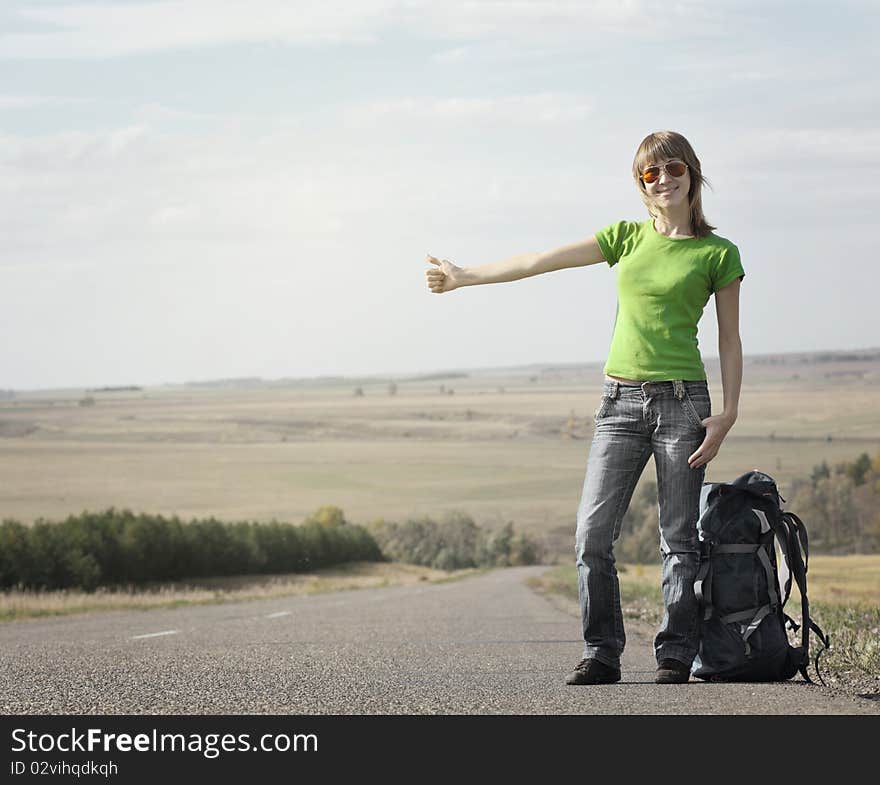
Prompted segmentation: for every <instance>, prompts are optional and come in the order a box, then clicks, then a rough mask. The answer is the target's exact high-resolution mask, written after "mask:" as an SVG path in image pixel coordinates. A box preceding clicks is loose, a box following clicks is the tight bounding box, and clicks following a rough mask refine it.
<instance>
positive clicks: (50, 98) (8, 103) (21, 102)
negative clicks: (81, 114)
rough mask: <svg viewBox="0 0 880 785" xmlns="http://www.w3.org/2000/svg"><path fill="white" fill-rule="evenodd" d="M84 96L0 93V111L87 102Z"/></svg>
mask: <svg viewBox="0 0 880 785" xmlns="http://www.w3.org/2000/svg"><path fill="white" fill-rule="evenodd" d="M88 102H89V99H85V98H63V97H61V96H55V95H0V111H2V110H8V109H31V108H33V107H35V106H66V105H71V104H84V103H88Z"/></svg>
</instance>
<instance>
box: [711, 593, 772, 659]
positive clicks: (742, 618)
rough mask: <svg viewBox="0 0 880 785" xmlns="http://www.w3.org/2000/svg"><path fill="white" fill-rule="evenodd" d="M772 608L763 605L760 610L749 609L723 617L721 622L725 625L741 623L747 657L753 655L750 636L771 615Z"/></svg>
mask: <svg viewBox="0 0 880 785" xmlns="http://www.w3.org/2000/svg"><path fill="white" fill-rule="evenodd" d="M771 610H772V607H771V606H770V605H762V606H761V607H760V608H749V609H748V610H745V611H737V612H736V613H728V614H727V615H726V616H722V617H721V618H720V619H719V620H720V621H721V622H723V623H724V624H731V623H732V622H741V624H740V629H741V634H742V639H743V643H744V644H745V647H746V657H748V656H749V654H750V653H751V647H750V646H749V636H750V635H751V634H752V633H753V632H754V631H755V630H757V629H758V625H759V624H760V623H761V622H762V621H763V620H764V617H765V616H766V615H767V614H768V613H770V611H771ZM746 621H748V624H744V623H742V622H746Z"/></svg>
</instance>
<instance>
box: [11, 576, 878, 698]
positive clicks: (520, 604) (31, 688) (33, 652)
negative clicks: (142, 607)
mask: <svg viewBox="0 0 880 785" xmlns="http://www.w3.org/2000/svg"><path fill="white" fill-rule="evenodd" d="M544 569H546V568H544V567H521V568H514V569H506V570H497V571H494V572H491V573H488V574H484V575H480V576H477V577H472V578H468V579H465V580H460V581H456V582H451V583H445V584H425V585H423V586H416V587H412V586H396V587H387V588H382V589H361V590H356V591H344V592H337V593H333V594H323V595H313V596H310V597H290V598H281V599H273V600H259V601H253V602H243V603H236V604H222V605H202V606H191V607H186V608H178V609H170V610H148V611H135V612H130V611H126V612H107V613H94V614H88V615H80V616H75V617H74V616H71V617H62V618H55V619H46V620H28V621H23V622H15V623H7V624H2V625H0V651H2V659H0V663H2V664H0V713H3V714H264V713H265V714H880V704H878V702H875V701H870V700H862V699H856V698H849V697H846V696H844V695H838V694H835V693H834V692H832V691H831V690H829V689H825V688H822V687H819V686H813V685H809V684H807V683H805V682H803V681H801V680H800V677H797V679H796V680H793V681H790V682H785V683H780V684H770V685H766V684H706V683H703V682H698V681H691V682H690V683H689V684H681V685H679V684H675V685H656V684H654V683H653V673H654V667H655V663H654V659H653V654H652V650H651V635H652V632H653V631H652V630H651V629H650V628H648V627H647V626H645V625H640V624H637V623H633V622H630V623H628V624H627V634H628V639H629V641H628V644H627V651H626V653H625V655H624V660H623V681H622V682H621V683H619V684H615V685H603V686H581V687H573V686H568V685H566V684H565V681H564V679H565V674H566V673H567V672H568V671H569V670H570V669H571V667H572V666H573V665H574V664H575V663H576V662H577V661H578V659H579V658H580V652H581V642H580V640H579V620H578V619H577V617H576V615H575V612H576V610H577V608H576V605H574V604H571V606H570V607H569V606H568V605H566V604H562V603H560V602H553V601H550V600H548V599H546V598H545V597H543V596H541V595H539V594H537V593H535V592H534V591H532V590H531V589H530V588H529V587H528V586H526V584H525V583H524V579H525V578H526V577H527V576H529V575H532V574H537V573H540V572H542V571H543V570H544Z"/></svg>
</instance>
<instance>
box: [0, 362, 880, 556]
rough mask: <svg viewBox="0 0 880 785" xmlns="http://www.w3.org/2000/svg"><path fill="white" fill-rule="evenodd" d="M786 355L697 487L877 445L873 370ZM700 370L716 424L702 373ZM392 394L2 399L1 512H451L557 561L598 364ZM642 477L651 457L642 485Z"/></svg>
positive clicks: (450, 381)
mask: <svg viewBox="0 0 880 785" xmlns="http://www.w3.org/2000/svg"><path fill="white" fill-rule="evenodd" d="M759 359H760V358H759ZM796 360H797V358H793V359H791V363H790V364H788V365H786V364H785V363H782V364H774V365H768V364H766V363H762V362H758V360H755V361H750V360H749V359H748V358H747V359H746V367H745V373H744V382H743V389H742V394H741V399H740V414H739V420H738V421H737V423H736V425H735V427H734V429H733V430H732V431H731V433H730V434H729V435H728V437H727V439H726V440H725V442H724V445H723V446H722V449H721V452H720V453H719V455H718V456H717V457H716V458H715V460H713V461H712V463H710V464H709V467H708V470H707V474H706V479H707V481H718V480H729V479H732V478H733V477H735V476H737V475H739V474H741V473H742V472H744V471H748V470H749V469H752V468H760V469H762V470H763V471H766V472H768V473H770V474H771V475H772V476H774V477H775V478H776V479H777V480H778V482H779V484H780V487H781V489H782V492H783V495H785V484H786V483H787V482H788V481H789V480H790V479H792V478H793V477H798V476H804V475H806V474H808V473H809V472H810V471H811V469H812V467H813V466H814V465H816V464H818V463H820V462H821V461H822V460H827V461H828V462H829V463H834V462H837V461H842V460H852V459H854V458H855V457H856V456H857V455H858V454H860V453H861V452H868V453H869V454H872V455H873V454H874V453H876V452H877V451H878V450H880V417H878V416H877V412H878V411H880V370H878V368H875V367H874V365H875V364H871V363H867V364H865V363H861V364H860V363H858V362H852V363H847V362H841V363H830V364H816V363H812V364H811V363H809V362H806V361H804V362H803V363H801V364H798V363H797V362H796ZM780 362H781V361H780ZM706 365H707V370H708V372H709V387H710V391H711V394H712V398H713V411H715V412H717V411H719V410H720V408H721V404H722V388H721V383H720V378H719V375H718V369H717V361H716V363H715V364H714V365H713V364H712V363H711V362H709V361H707V363H706ZM842 383H845V384H846V395H841V394H840V385H841V384H842ZM395 384H396V394H394V395H391V394H390V393H389V380H380V381H377V380H337V381H332V380H329V381H326V380H325V381H322V382H310V383H306V382H301V383H294V382H290V383H287V384H277V385H274V386H272V385H263V386H255V387H247V386H240V387H229V388H224V387H218V388H211V387H201V386H169V387H151V388H144V389H139V390H132V391H107V392H88V391H85V390H66V391H64V390H57V391H32V392H18V393H16V397H15V399H13V400H2V401H0V475H2V477H3V478H4V482H3V483H2V484H0V517H11V518H15V519H18V520H22V521H33V520H34V519H36V518H38V517H45V518H49V519H57V518H63V517H65V516H67V515H68V514H71V513H79V512H81V511H82V510H85V509H88V510H93V511H96V510H101V509H106V508H107V507H110V506H115V507H117V508H129V509H131V510H133V511H135V512H151V513H157V514H162V515H178V516H180V517H182V518H184V519H187V518H193V517H208V516H211V515H213V516H216V517H217V518H219V519H221V520H228V521H232V520H242V519H247V520H272V519H275V520H280V521H290V522H293V523H298V522H300V521H302V520H303V519H304V518H305V517H306V516H307V515H309V514H310V513H312V512H313V511H314V510H315V509H317V508H318V507H320V506H322V505H325V504H333V505H336V506H339V507H341V508H342V509H343V510H344V512H345V514H346V517H347V518H348V520H350V521H351V522H353V523H367V522H369V521H371V520H373V519H375V518H380V517H382V518H385V519H387V520H405V519H406V518H408V517H421V516H425V515H428V516H437V515H440V514H442V513H443V512H446V511H451V510H458V511H462V512H465V513H467V514H470V515H471V516H473V518H474V520H475V521H476V522H477V523H478V524H480V525H483V526H494V525H497V524H501V523H504V522H506V521H513V523H514V525H515V526H516V527H517V528H518V529H522V530H524V531H526V532H528V533H530V534H537V535H541V536H542V537H544V538H546V541H547V543H548V545H549V547H550V549H551V551H552V552H553V553H555V554H559V555H561V557H563V558H568V555H569V553H570V551H571V548H572V541H573V532H574V516H575V510H576V508H577V504H578V501H579V497H580V492H581V487H582V484H583V479H584V470H585V466H586V461H587V457H588V454H589V445H590V439H591V438H592V429H593V414H594V412H595V409H596V408H597V406H598V405H599V400H600V394H601V384H602V374H601V368H600V367H599V366H579V367H578V366H575V367H562V368H556V367H552V368H551V367H535V368H529V369H521V370H516V369H514V370H510V371H504V372H501V371H497V372H496V371H488V370H487V371H485V372H476V371H474V372H470V373H469V374H467V375H465V376H461V377H456V376H449V377H445V378H432V379H428V380H402V379H401V380H396V381H395ZM356 388H360V389H361V391H362V393H363V394H362V395H360V396H356V395H355V394H354V391H355V389H356ZM450 392H452V393H453V394H450ZM86 396H89V397H91V398H92V399H93V400H94V404H93V405H90V406H81V405H80V401H81V400H83V399H84V398H85V397H86ZM653 477H654V467H653V461H650V462H649V464H648V466H647V467H646V469H645V472H644V474H643V477H642V479H643V481H647V480H649V479H652V478H653ZM807 524H808V525H809V522H807Z"/></svg>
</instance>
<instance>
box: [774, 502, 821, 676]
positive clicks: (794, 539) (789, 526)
mask: <svg viewBox="0 0 880 785" xmlns="http://www.w3.org/2000/svg"><path fill="white" fill-rule="evenodd" d="M782 520H783V523H784V525H785V527H786V530H787V532H788V544H789V548H788V551H789V552H788V554H787V556H788V558H789V559H790V565H789V566H790V567H791V572H792V574H793V576H794V580H795V582H796V583H797V587H798V591H800V594H801V628H800V629H801V649H802V650H803V654H804V659H805V662H804V663H803V664H802V665H801V666H800V668H799V670H800V672H801V675H802V676H803V677H804V680H805V681H808V682H810V683H812V680H811V679H810V677H809V675H808V674H807V665H808V664H809V662H810V660H809V656H810V655H809V652H810V631H813V632H815V633H816V637H818V638H819V641H820V642H821V643H822V645H823V647H824V648H823V649H821V650H820V651H819V652H818V653H817V654H816V658H815V662H814V665H815V668H816V675H817V676H818V677H819V681H820V682H821V683H822V684H823V685H824V684H825V682H824V681H823V680H822V675H821V673H820V672H819V656H820V655H821V654H822V653H823V652H824V651H825V650H826V649H828V648H829V647H830V645H831V644H830V641H829V638H828V636H827V635H826V634H825V633H824V632H823V631H822V630H821V629H820V627H819V626H818V625H817V624H816V623H815V622H814V621H813V620H812V619H811V618H810V602H809V600H808V599H807V566H808V563H809V540H808V538H807V529H806V526H804V522H803V521H802V520H801V519H800V518H798V516H797V515H795V514H794V513H793V512H784V513H783V514H782Z"/></svg>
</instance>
